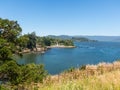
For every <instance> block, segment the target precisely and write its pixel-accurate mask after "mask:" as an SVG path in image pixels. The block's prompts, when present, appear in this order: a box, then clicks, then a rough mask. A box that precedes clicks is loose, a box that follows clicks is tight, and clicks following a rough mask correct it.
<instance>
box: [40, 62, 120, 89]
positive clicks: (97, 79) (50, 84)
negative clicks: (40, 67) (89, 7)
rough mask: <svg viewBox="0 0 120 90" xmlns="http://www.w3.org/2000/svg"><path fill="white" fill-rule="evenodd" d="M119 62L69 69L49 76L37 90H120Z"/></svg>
mask: <svg viewBox="0 0 120 90" xmlns="http://www.w3.org/2000/svg"><path fill="white" fill-rule="evenodd" d="M119 76H120V62H119V61H116V62H113V63H100V64H98V65H86V66H83V67H81V68H79V69H74V68H71V69H69V70H68V71H66V72H64V73H61V74H60V75H54V76H49V77H48V78H47V79H46V80H44V82H43V84H38V90H120V78H119Z"/></svg>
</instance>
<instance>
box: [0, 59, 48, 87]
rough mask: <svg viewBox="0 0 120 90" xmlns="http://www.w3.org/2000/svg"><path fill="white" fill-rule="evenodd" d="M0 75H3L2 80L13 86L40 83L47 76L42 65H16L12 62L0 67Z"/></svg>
mask: <svg viewBox="0 0 120 90" xmlns="http://www.w3.org/2000/svg"><path fill="white" fill-rule="evenodd" d="M0 73H1V74H2V75H3V77H2V80H4V78H6V79H7V81H8V82H10V83H11V84H14V85H18V84H22V83H24V82H27V83H28V82H29V83H31V82H42V80H43V78H45V77H46V75H47V72H46V71H45V70H44V66H43V65H35V64H28V65H18V64H17V63H16V62H15V61H14V60H12V61H8V62H6V63H4V64H3V65H1V66H0Z"/></svg>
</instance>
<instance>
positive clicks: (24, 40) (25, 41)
mask: <svg viewBox="0 0 120 90" xmlns="http://www.w3.org/2000/svg"><path fill="white" fill-rule="evenodd" d="M17 42H18V45H19V47H20V48H21V49H24V48H27V44H28V42H29V37H28V36H27V35H23V36H20V37H19V38H18V39H17Z"/></svg>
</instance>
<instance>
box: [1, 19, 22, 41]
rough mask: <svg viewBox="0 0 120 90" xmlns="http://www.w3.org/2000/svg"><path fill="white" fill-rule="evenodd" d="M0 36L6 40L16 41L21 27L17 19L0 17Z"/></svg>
mask: <svg viewBox="0 0 120 90" xmlns="http://www.w3.org/2000/svg"><path fill="white" fill-rule="evenodd" d="M0 31H1V33H0V37H1V38H3V39H6V40H7V41H8V42H14V43H15V42H16V39H17V37H18V36H19V35H20V33H21V31H22V29H21V27H20V26H19V24H18V23H17V21H10V20H8V19H1V18H0Z"/></svg>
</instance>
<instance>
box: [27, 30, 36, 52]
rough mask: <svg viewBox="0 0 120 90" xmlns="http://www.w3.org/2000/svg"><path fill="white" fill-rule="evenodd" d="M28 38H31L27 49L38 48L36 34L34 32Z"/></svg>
mask: <svg viewBox="0 0 120 90" xmlns="http://www.w3.org/2000/svg"><path fill="white" fill-rule="evenodd" d="M27 36H28V38H29V41H28V43H27V47H28V48H29V49H31V50H33V48H36V34H35V32H32V33H31V34H28V35H27Z"/></svg>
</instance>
